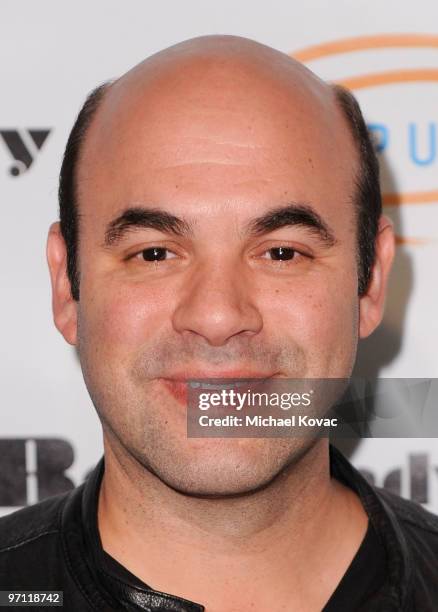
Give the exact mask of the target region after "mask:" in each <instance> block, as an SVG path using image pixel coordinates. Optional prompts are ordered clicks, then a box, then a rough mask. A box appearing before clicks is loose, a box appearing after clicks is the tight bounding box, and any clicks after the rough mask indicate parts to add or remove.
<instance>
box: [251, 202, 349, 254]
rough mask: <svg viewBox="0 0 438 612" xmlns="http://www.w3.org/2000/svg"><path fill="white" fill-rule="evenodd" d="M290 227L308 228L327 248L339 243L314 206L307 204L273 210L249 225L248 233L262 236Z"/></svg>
mask: <svg viewBox="0 0 438 612" xmlns="http://www.w3.org/2000/svg"><path fill="white" fill-rule="evenodd" d="M288 226H298V227H304V228H306V229H307V230H309V231H310V232H311V233H312V234H314V235H315V236H316V237H317V238H318V239H320V240H321V241H322V242H323V243H324V244H325V245H326V246H333V245H335V244H336V242H337V240H336V238H335V234H334V232H333V230H332V229H331V228H330V226H329V225H328V224H327V223H326V222H325V221H324V220H323V219H322V217H321V216H320V215H319V214H318V213H317V212H316V210H315V209H314V208H313V207H312V206H310V205H309V204H305V203H296V202H292V203H289V204H287V205H285V206H280V207H277V208H273V209H271V210H269V211H268V212H267V213H265V214H264V215H262V216H261V217H257V218H256V219H253V220H252V221H250V222H249V223H248V225H247V232H248V233H249V234H251V235H253V236H260V235H261V234H267V233H268V232H273V231H275V230H277V229H280V228H282V227H288Z"/></svg>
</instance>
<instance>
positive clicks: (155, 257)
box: [135, 247, 176, 262]
mask: <svg viewBox="0 0 438 612" xmlns="http://www.w3.org/2000/svg"><path fill="white" fill-rule="evenodd" d="M174 257H176V255H175V253H173V252H172V251H170V250H169V249H166V248H165V247H149V248H147V249H143V250H142V251H140V252H139V253H137V254H136V255H135V258H136V259H142V260H143V261H148V262H158V261H165V260H166V259H173V258H174Z"/></svg>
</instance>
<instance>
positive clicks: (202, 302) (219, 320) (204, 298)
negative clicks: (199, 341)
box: [173, 262, 263, 346]
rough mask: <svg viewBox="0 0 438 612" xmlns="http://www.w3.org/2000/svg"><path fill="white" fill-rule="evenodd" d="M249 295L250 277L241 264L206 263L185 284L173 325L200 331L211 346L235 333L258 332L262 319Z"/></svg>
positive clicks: (225, 340) (189, 330)
mask: <svg viewBox="0 0 438 612" xmlns="http://www.w3.org/2000/svg"><path fill="white" fill-rule="evenodd" d="M250 296H251V291H250V286H249V279H247V278H246V277H245V275H244V274H243V273H242V270H241V269H240V268H239V266H236V265H235V264H233V263H232V262H228V265H220V266H216V267H214V266H204V267H203V268H202V269H198V270H197V271H196V272H193V273H192V277H191V278H190V280H189V281H188V282H187V283H186V284H185V286H184V291H183V293H182V295H181V299H180V301H179V303H178V306H177V308H176V309H175V311H174V314H173V326H174V329H175V330H176V331H178V332H180V333H188V332H191V333H195V334H198V335H199V336H202V337H203V338H204V339H205V340H206V341H207V342H208V343H209V344H210V345H211V346H222V345H223V344H226V342H227V341H228V340H229V339H230V338H231V337H233V336H235V335H236V334H245V335H254V334H257V333H258V332H260V330H261V329H262V327H263V319H262V316H261V313H260V312H259V310H258V308H257V307H256V305H255V304H254V303H252V301H251V297H250Z"/></svg>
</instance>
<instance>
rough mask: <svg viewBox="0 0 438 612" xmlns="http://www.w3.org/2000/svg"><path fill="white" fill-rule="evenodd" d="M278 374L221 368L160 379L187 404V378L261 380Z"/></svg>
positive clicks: (174, 394)
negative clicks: (219, 369) (220, 369)
mask: <svg viewBox="0 0 438 612" xmlns="http://www.w3.org/2000/svg"><path fill="white" fill-rule="evenodd" d="M276 374H278V373H277V372H275V373H269V374H268V373H267V372H254V371H248V370H237V369H235V370H222V371H220V372H219V371H217V370H216V371H214V372H212V371H205V370H203V371H202V372H200V371H197V372H187V371H186V372H181V373H178V374H176V373H175V374H173V375H172V376H163V377H161V378H160V381H161V382H162V383H163V385H164V386H165V387H166V389H167V390H168V391H169V393H170V394H171V395H172V396H173V397H174V398H175V399H176V400H177V401H178V402H179V403H180V404H184V405H185V406H187V399H188V384H187V383H188V381H189V380H205V379H207V380H212V379H219V380H222V379H233V380H234V381H236V379H237V380H238V379H241V380H245V381H246V380H254V379H255V380H258V381H260V382H263V381H265V380H267V379H270V378H274V377H275V376H276Z"/></svg>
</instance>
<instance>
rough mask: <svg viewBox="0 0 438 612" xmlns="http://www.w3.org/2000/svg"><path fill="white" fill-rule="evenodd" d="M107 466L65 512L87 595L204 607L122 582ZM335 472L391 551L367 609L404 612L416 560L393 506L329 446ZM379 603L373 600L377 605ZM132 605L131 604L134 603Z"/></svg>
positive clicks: (152, 605) (99, 601)
mask: <svg viewBox="0 0 438 612" xmlns="http://www.w3.org/2000/svg"><path fill="white" fill-rule="evenodd" d="M104 469H105V460H104V457H102V458H101V459H100V460H99V462H98V463H97V465H96V467H95V468H94V469H93V470H92V472H91V473H90V474H89V476H88V477H87V480H86V481H85V483H83V484H82V485H81V486H80V487H78V488H77V489H75V490H74V491H73V492H72V493H71V495H70V496H69V497H68V500H67V503H66V505H65V507H64V510H63V515H62V537H63V548H64V552H65V555H66V558H67V562H68V564H69V566H70V569H71V571H72V573H73V574H74V575H75V577H76V579H77V581H78V582H79V586H80V588H81V590H82V592H83V593H84V595H85V596H86V597H87V598H88V599H89V600H90V602H93V604H94V605H97V606H98V609H99V610H101V611H102V612H104V611H105V612H109V611H110V610H114V609H120V603H121V602H123V603H124V604H125V605H127V607H128V609H137V610H138V609H140V610H146V611H149V612H156V611H158V610H160V611H161V610H163V611H164V610H173V611H174V612H176V611H178V612H203V611H204V610H205V608H204V606H203V605H201V604H198V603H194V602H191V601H188V600H185V599H183V598H180V597H176V596H174V595H170V594H167V593H162V592H159V591H154V590H153V589H151V588H150V587H149V586H148V585H146V584H144V583H142V582H141V581H140V580H139V579H137V578H135V577H134V576H133V579H132V580H131V581H129V582H128V580H126V581H123V582H122V581H121V580H120V579H119V577H118V576H116V575H113V574H112V573H111V571H110V569H109V568H107V566H106V564H105V560H104V552H103V548H102V542H101V539H100V535H99V530H98V525H97V508H98V498H99V490H100V485H101V482H102V477H103V473H104ZM330 471H331V475H332V476H333V477H335V478H336V479H337V480H339V481H341V482H343V483H344V484H345V485H346V486H348V487H350V488H351V489H353V490H354V491H355V492H356V493H357V494H358V496H359V497H360V499H361V502H362V504H363V506H364V509H365V511H366V512H367V514H368V517H369V520H370V522H371V523H372V525H373V527H374V529H375V530H376V532H377V534H378V535H379V536H380V538H381V540H382V542H383V544H384V547H385V549H386V553H387V566H388V577H387V582H386V584H385V585H384V587H383V588H382V590H381V592H379V593H378V594H376V597H375V601H374V602H370V606H369V608H368V610H369V611H370V612H371V611H373V610H385V612H392V611H394V612H400V611H401V610H405V609H406V606H407V604H408V602H409V600H410V591H411V583H412V563H411V560H410V555H409V550H408V547H407V544H406V540H405V537H404V535H403V532H402V530H401V528H400V526H399V523H398V520H397V518H396V516H395V515H394V513H393V511H392V510H391V508H390V507H389V506H388V504H387V503H386V502H385V500H384V499H383V498H382V496H380V495H379V493H378V491H376V490H375V489H374V488H373V487H372V486H371V485H370V484H369V483H368V482H367V481H366V480H365V478H364V477H363V476H362V475H361V474H360V472H358V471H357V470H356V469H355V468H354V467H353V466H352V465H351V464H350V462H349V461H348V460H347V459H346V458H345V457H344V456H343V455H342V454H341V453H340V452H339V451H338V450H337V449H336V448H335V447H333V446H330ZM373 603H374V605H372V604H373ZM129 606H130V608H129Z"/></svg>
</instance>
